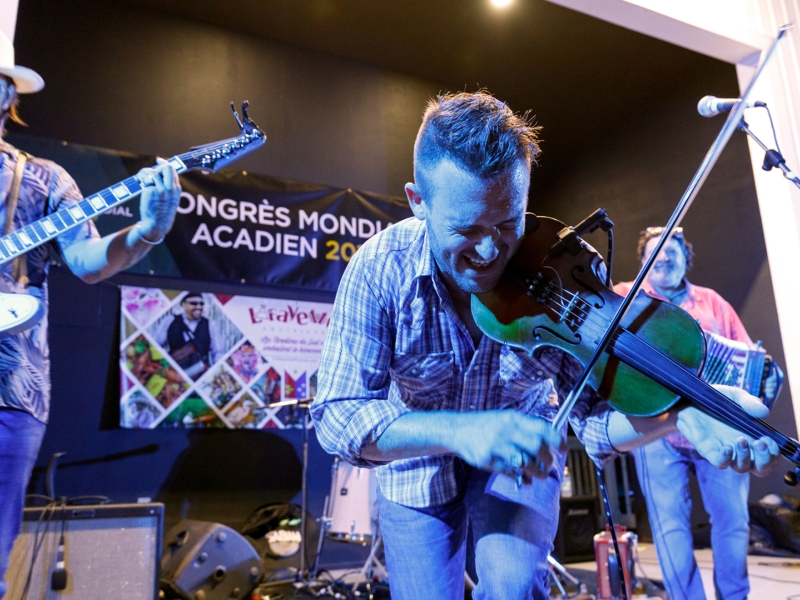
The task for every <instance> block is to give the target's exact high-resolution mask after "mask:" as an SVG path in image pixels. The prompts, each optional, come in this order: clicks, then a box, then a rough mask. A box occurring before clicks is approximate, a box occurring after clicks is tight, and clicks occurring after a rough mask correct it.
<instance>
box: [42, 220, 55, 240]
mask: <svg viewBox="0 0 800 600" xmlns="http://www.w3.org/2000/svg"><path fill="white" fill-rule="evenodd" d="M56 216H57V215H52V216H50V217H47V218H46V219H42V221H41V223H42V229H44V231H45V233H46V234H47V237H50V236H53V235H55V234H57V233H58V227H56V225H55V223H53V220H54V219H55V217H56Z"/></svg>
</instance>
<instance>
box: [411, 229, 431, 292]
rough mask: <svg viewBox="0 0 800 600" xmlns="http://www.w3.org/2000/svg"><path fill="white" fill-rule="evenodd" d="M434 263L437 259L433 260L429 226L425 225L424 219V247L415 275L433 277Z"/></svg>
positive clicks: (416, 276)
mask: <svg viewBox="0 0 800 600" xmlns="http://www.w3.org/2000/svg"><path fill="white" fill-rule="evenodd" d="M434 265H435V261H434V260H433V254H431V244H430V238H429V237H428V228H427V227H425V221H422V249H421V251H420V259H419V260H418V261H417V270H416V272H415V273H414V277H415V278H418V277H432V276H433V271H434Z"/></svg>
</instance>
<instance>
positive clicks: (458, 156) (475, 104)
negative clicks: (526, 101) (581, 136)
mask: <svg viewBox="0 0 800 600" xmlns="http://www.w3.org/2000/svg"><path fill="white" fill-rule="evenodd" d="M540 130H541V127H538V126H536V125H534V124H533V122H532V118H531V117H530V115H529V113H527V112H526V113H525V114H523V115H516V114H514V112H513V111H512V110H511V109H510V108H509V107H508V106H507V105H506V104H505V103H504V102H501V101H500V100H498V99H497V98H495V97H494V96H492V95H491V94H490V93H489V92H487V91H485V90H480V91H478V92H474V93H466V92H462V93H458V94H444V95H439V96H437V97H436V98H434V99H432V100H430V101H429V102H428V106H427V107H426V108H425V114H424V115H423V117H422V125H421V126H420V129H419V133H418V134H417V140H416V142H415V143H414V180H415V181H416V183H417V185H418V186H420V187H421V189H422V190H423V192H424V191H425V190H426V188H427V183H428V182H427V180H426V174H427V173H429V172H430V171H431V170H432V169H434V168H435V167H436V165H437V164H438V163H439V161H441V160H442V159H444V158H447V159H450V160H452V161H453V162H454V163H456V164H457V165H459V166H460V167H462V168H463V169H465V170H466V171H469V172H470V173H473V174H475V175H477V176H478V177H480V178H482V179H490V178H492V177H496V176H497V175H499V174H501V173H503V172H504V171H506V170H508V169H509V168H510V167H511V166H513V165H514V163H515V162H516V161H517V160H519V159H520V158H524V159H525V161H526V162H527V163H528V164H529V165H530V164H531V163H532V162H534V161H535V159H536V156H538V154H539V142H540V140H539V132H540Z"/></svg>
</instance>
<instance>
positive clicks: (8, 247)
mask: <svg viewBox="0 0 800 600" xmlns="http://www.w3.org/2000/svg"><path fill="white" fill-rule="evenodd" d="M3 245H4V246H5V248H6V251H7V252H8V255H9V256H14V255H15V254H16V253H17V252H18V250H17V247H16V246H15V245H14V243H13V242H12V241H11V240H10V239H9V238H8V237H5V238H3Z"/></svg>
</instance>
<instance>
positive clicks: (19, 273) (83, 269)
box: [0, 33, 181, 598]
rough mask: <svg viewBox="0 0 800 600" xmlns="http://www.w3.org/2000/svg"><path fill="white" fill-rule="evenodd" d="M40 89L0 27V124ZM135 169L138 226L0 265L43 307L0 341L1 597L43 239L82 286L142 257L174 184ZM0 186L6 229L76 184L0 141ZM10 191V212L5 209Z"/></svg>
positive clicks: (40, 336)
mask: <svg viewBox="0 0 800 600" xmlns="http://www.w3.org/2000/svg"><path fill="white" fill-rule="evenodd" d="M43 87H44V81H43V80H42V78H41V76H39V74H38V73H36V72H34V71H32V70H31V69H27V68H25V67H20V66H17V65H15V64H14V47H13V46H12V44H11V41H10V40H9V39H8V38H7V37H6V36H5V35H4V34H3V33H0V130H4V128H5V124H6V120H7V119H9V118H10V119H11V120H13V121H16V122H17V123H22V121H21V120H20V118H19V115H18V112H17V107H18V100H17V94H26V93H33V92H38V91H39V90H41V89H42V88H43ZM138 176H139V177H140V178H141V180H142V181H143V182H144V183H145V184H146V185H147V187H146V188H145V189H144V191H143V192H142V197H141V200H140V214H141V220H140V221H139V222H138V223H137V224H136V225H134V226H132V227H128V228H126V229H123V230H121V231H118V232H116V233H112V234H109V235H107V236H105V237H102V238H101V237H100V235H99V234H98V233H97V229H96V228H95V226H94V223H93V222H92V221H91V220H88V221H86V222H84V223H83V224H81V225H79V226H77V227H74V228H72V229H70V230H69V231H65V232H64V233H62V234H61V235H59V236H58V237H57V238H56V239H55V240H54V242H53V243H52V244H44V245H41V246H38V247H37V248H34V249H33V250H31V251H30V252H28V253H27V254H25V255H24V256H22V257H20V258H19V259H17V260H16V261H13V262H10V263H6V264H5V265H3V266H2V267H0V291H3V292H11V293H17V294H31V295H33V296H36V297H37V298H39V299H40V300H41V301H42V304H43V305H44V307H45V316H44V317H43V318H42V319H41V320H40V321H39V322H38V323H37V324H35V325H34V326H33V327H31V328H30V329H28V330H26V331H23V332H21V333H16V334H14V335H11V336H8V337H3V338H2V339H0V598H2V597H3V596H4V595H5V592H6V589H7V585H6V582H5V581H4V580H3V574H4V573H5V571H6V568H7V567H8V560H9V555H10V554H11V549H12V547H13V545H14V538H16V536H17V535H18V533H19V530H20V524H21V522H22V508H23V504H24V498H25V488H26V487H27V485H28V480H29V478H30V475H31V470H32V468H33V465H34V464H35V462H36V456H37V455H38V453H39V447H40V445H41V442H42V438H43V436H44V432H45V427H46V423H47V419H48V415H49V412H50V352H49V348H48V343H47V312H46V311H47V304H48V293H47V274H48V269H49V264H50V262H49V257H50V252H51V246H52V247H54V248H55V249H56V250H57V251H59V252H60V254H61V256H62V257H63V259H64V262H65V263H66V264H67V265H68V266H69V268H70V269H71V270H72V272H73V273H74V274H75V275H77V276H78V277H80V278H81V279H82V280H84V281H86V282H87V283H94V282H97V281H100V280H102V279H105V278H106V277H110V276H111V275H113V274H114V273H117V272H118V271H122V270H124V269H127V268H128V267H130V266H131V265H133V264H135V263H136V262H137V261H139V260H140V259H141V258H143V257H144V256H145V255H146V254H147V253H148V252H149V251H150V249H151V248H152V247H153V246H154V245H156V244H159V243H160V242H161V241H162V240H163V239H164V236H165V235H166V234H167V232H168V231H169V230H170V228H171V227H172V223H173V220H174V218H175V213H176V211H177V208H178V202H179V201H180V191H181V189H180V184H179V182H178V174H177V173H176V171H175V169H174V168H173V167H172V166H171V165H170V164H169V163H167V161H165V160H162V159H159V164H158V166H157V167H155V168H153V169H142V170H141V171H139V175H138ZM14 189H16V190H17V193H16V194H14V191H13V190H14ZM0 193H1V194H2V195H0V222H5V223H6V229H5V231H6V232H7V231H10V230H11V229H19V228H20V227H23V226H24V225H27V224H29V223H31V222H33V221H35V220H37V219H39V218H41V217H43V216H44V215H47V214H51V213H53V212H54V211H56V210H58V209H59V208H61V207H65V206H70V207H72V206H75V205H77V204H78V203H79V202H80V201H81V200H82V196H81V193H80V191H79V190H78V186H77V185H76V184H75V182H74V181H73V179H72V177H70V176H69V174H68V173H67V172H66V171H65V170H64V169H63V168H62V167H60V166H59V165H57V164H56V163H54V162H52V161H49V160H42V159H39V158H35V157H32V156H31V157H29V156H28V155H26V154H23V153H21V152H20V151H18V150H17V149H16V148H14V147H13V146H12V145H11V144H9V143H7V142H5V141H3V140H0ZM13 197H16V210H11V211H9V210H8V207H9V205H10V204H13V201H12V200H10V198H13ZM9 212H11V215H10V216H9V219H8V220H7V219H6V215H7V214H8V213H9ZM12 224H13V225H12ZM56 242H57V243H56Z"/></svg>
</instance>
